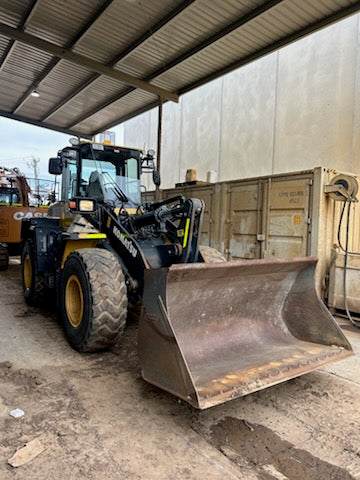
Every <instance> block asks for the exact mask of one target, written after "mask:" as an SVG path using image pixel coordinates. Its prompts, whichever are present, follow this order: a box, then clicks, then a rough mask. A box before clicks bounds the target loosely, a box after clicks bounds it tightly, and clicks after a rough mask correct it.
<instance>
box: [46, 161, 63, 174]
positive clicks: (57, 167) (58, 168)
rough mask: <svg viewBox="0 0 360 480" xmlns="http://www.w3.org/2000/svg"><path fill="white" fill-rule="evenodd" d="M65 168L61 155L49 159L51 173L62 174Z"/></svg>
mask: <svg viewBox="0 0 360 480" xmlns="http://www.w3.org/2000/svg"><path fill="white" fill-rule="evenodd" d="M62 168H63V162H62V159H61V158H60V157H54V158H50V159H49V173H51V175H61V174H62Z"/></svg>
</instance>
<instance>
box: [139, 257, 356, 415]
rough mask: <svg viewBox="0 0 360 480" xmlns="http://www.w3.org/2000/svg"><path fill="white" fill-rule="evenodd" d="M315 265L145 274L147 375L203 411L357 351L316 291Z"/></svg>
mask: <svg viewBox="0 0 360 480" xmlns="http://www.w3.org/2000/svg"><path fill="white" fill-rule="evenodd" d="M315 266H316V259H315V258H311V257H307V258H302V259H292V260H249V261H236V262H227V263H216V264H204V263H197V264H182V265H173V266H172V267H170V268H164V269H158V270H149V271H147V272H146V273H145V288H144V295H143V302H144V306H145V314H144V315H143V316H142V318H141V319H140V324H139V354H140V362H141V368H142V375H143V378H144V379H145V380H147V381H148V382H150V383H152V384H154V385H157V386H158V387H160V388H163V389H164V390H167V391H168V392H171V393H172V394H174V395H176V396H178V397H180V398H182V399H183V400H186V401H187V402H189V403H190V404H191V405H193V406H195V407H197V408H200V409H204V408H208V407H211V406H214V405H217V404H220V403H222V402H225V401H228V400H231V399H233V398H236V397H240V396H243V395H247V394H249V393H251V392H255V391H257V390H261V389H263V388H266V387H269V386H271V385H275V384H277V383H280V382H283V381H285V380H288V379H290V378H293V377H297V376H299V375H302V374H304V373H307V372H310V371H312V370H315V369H317V368H319V367H321V366H323V365H325V364H327V363H331V362H334V361H336V360H339V359H342V358H345V357H347V356H349V355H351V354H352V349H351V345H350V343H349V342H348V341H347V339H346V337H345V336H344V335H343V333H342V331H341V330H340V328H339V327H338V325H337V324H336V322H335V320H334V318H333V317H332V315H331V314H330V313H329V311H328V310H327V309H326V307H325V306H324V304H323V303H322V301H321V300H320V299H319V297H318V296H317V293H316V291H315V282H314V271H315Z"/></svg>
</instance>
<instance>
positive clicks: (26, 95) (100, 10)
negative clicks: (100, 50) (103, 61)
mask: <svg viewBox="0 0 360 480" xmlns="http://www.w3.org/2000/svg"><path fill="white" fill-rule="evenodd" d="M113 1H114V0H106V1H104V3H103V4H102V5H101V7H100V8H98V9H97V11H96V12H95V13H94V14H93V15H92V16H91V18H90V19H89V20H88V21H87V22H86V24H85V25H84V26H83V27H82V29H81V30H80V31H79V32H78V33H77V34H76V35H75V37H74V38H73V39H72V40H71V41H70V42H69V43H68V44H67V45H66V47H65V48H67V49H69V50H71V49H72V48H74V47H75V45H76V44H77V43H78V42H79V41H80V40H81V39H82V38H83V37H84V35H85V34H86V33H87V32H88V31H89V29H90V28H91V27H92V26H93V25H94V23H95V22H96V21H97V20H98V19H99V18H100V17H101V15H102V14H103V13H104V12H105V10H107V9H108V8H109V6H110V5H111V4H112V3H113ZM60 61H61V59H60V58H56V57H55V58H53V59H52V60H51V61H50V62H49V63H48V65H47V66H46V67H45V68H44V70H43V71H42V72H41V73H40V75H39V76H38V77H37V78H36V79H35V80H34V82H33V83H32V84H31V85H30V87H29V88H28V89H27V90H26V92H25V93H24V94H23V95H22V96H21V98H20V99H19V100H18V101H17V102H16V104H15V106H14V107H13V109H12V113H17V111H18V110H20V108H21V107H22V106H23V105H24V103H25V102H26V100H27V99H28V98H29V97H30V95H31V92H33V91H34V90H36V89H37V88H38V87H39V85H40V83H41V82H42V81H43V80H44V79H45V78H46V77H47V76H48V75H49V74H50V72H51V71H52V70H53V68H55V67H56V65H57V64H58V63H59V62H60Z"/></svg>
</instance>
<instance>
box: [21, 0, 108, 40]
mask: <svg viewBox="0 0 360 480" xmlns="http://www.w3.org/2000/svg"><path fill="white" fill-rule="evenodd" d="M102 2H103V0H66V1H54V0H41V5H40V6H39V8H37V9H36V11H35V13H34V15H33V16H32V18H31V22H29V25H28V26H27V28H26V32H27V33H31V34H32V35H35V36H36V37H39V38H43V39H44V40H47V41H48V42H52V43H55V44H57V45H61V46H65V45H66V44H67V43H68V42H70V40H71V39H72V37H73V36H75V35H76V33H77V32H78V31H79V30H80V28H81V27H82V26H83V25H84V24H85V23H86V21H87V20H88V19H89V18H90V17H91V16H92V15H93V14H94V13H95V12H96V10H97V9H98V8H99V6H100V5H101V4H102Z"/></svg>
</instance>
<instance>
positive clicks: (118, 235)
mask: <svg viewBox="0 0 360 480" xmlns="http://www.w3.org/2000/svg"><path fill="white" fill-rule="evenodd" d="M113 234H114V235H115V237H116V238H118V239H119V240H120V242H121V243H122V244H123V245H124V247H125V248H126V250H127V251H128V252H129V253H131V255H132V256H133V257H134V258H135V257H136V255H137V250H136V248H135V247H134V245H133V244H132V243H131V240H129V239H127V238H126V237H125V235H124V234H123V233H121V232H120V230H119V229H118V228H117V227H116V226H115V225H114V227H113Z"/></svg>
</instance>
